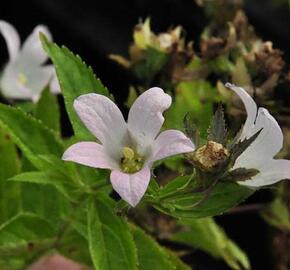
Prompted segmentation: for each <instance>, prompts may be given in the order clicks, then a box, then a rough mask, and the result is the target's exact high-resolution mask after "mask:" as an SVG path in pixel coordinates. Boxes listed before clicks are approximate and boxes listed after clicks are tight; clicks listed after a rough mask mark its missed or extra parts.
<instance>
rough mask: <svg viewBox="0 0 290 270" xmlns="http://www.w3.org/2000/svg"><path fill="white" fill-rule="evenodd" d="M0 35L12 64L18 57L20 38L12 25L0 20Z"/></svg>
mask: <svg viewBox="0 0 290 270" xmlns="http://www.w3.org/2000/svg"><path fill="white" fill-rule="evenodd" d="M0 33H1V34H2V36H3V37H4V39H5V41H6V44H7V48H8V54H9V60H10V61H11V62H13V61H14V60H15V59H16V58H17V55H18V52H19V48H20V37H19V34H18V32H17V30H16V29H15V28H14V26H13V25H11V24H10V23H8V22H6V21H2V20H0Z"/></svg>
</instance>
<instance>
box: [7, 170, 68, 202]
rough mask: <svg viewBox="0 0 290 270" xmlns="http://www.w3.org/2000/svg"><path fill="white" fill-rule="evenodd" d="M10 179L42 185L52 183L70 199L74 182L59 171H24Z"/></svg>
mask: <svg viewBox="0 0 290 270" xmlns="http://www.w3.org/2000/svg"><path fill="white" fill-rule="evenodd" d="M9 180H10V181H16V182H26V183H34V184H41V185H52V186H54V187H55V188H56V189H57V190H58V191H59V192H61V193H62V194H63V195H64V196H65V197H66V198H68V199H71V193H72V192H73V183H72V182H71V181H70V179H69V178H67V177H65V176H64V175H62V174H60V173H59V172H58V171H41V172H40V171H35V172H24V173H21V174H18V175H15V176H13V177H11V178H10V179H9Z"/></svg>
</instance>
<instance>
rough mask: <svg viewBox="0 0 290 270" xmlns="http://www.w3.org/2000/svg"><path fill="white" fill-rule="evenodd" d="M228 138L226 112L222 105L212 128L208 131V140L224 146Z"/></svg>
mask: <svg viewBox="0 0 290 270" xmlns="http://www.w3.org/2000/svg"><path fill="white" fill-rule="evenodd" d="M226 137H227V129H226V123H225V116H224V111H223V108H222V106H221V105H219V107H218V109H217V110H216V112H215V114H214V116H213V118H212V121H211V125H210V128H209V130H208V140H210V141H214V142H217V143H221V144H224V143H225V140H226Z"/></svg>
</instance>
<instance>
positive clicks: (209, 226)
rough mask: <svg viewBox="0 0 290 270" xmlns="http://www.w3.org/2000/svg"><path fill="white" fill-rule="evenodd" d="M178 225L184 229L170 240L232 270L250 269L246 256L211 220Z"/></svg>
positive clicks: (181, 222) (192, 221)
mask: <svg viewBox="0 0 290 270" xmlns="http://www.w3.org/2000/svg"><path fill="white" fill-rule="evenodd" d="M179 224H180V225H183V226H186V227H184V228H183V229H182V231H179V232H177V233H175V234H174V235H173V236H172V240H174V241H177V242H180V243H183V244H186V245H189V246H192V247H194V248H199V249H201V250H203V251H205V252H207V253H209V254H210V255H212V256H213V257H215V258H220V259H223V260H224V261H225V262H226V263H227V264H228V265H229V266H230V267H231V268H232V269H235V270H240V269H250V264H249V260H248V258H247V256H246V254H245V253H244V252H243V251H242V250H241V249H240V248H239V247H238V246H237V245H236V244H235V243H234V242H233V241H232V240H230V239H229V238H228V237H227V235H226V234H225V232H224V231H223V229H222V228H221V227H219V226H218V225H217V224H216V223H215V221H214V220H213V219H212V218H205V219H191V220H181V221H180V222H179Z"/></svg>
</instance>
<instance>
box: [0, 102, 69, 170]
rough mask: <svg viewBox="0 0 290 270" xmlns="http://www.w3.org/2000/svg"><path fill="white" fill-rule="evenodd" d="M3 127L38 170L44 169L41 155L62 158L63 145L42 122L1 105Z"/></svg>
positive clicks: (18, 110) (0, 118)
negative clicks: (52, 155)
mask: <svg viewBox="0 0 290 270" xmlns="http://www.w3.org/2000/svg"><path fill="white" fill-rule="evenodd" d="M0 127H2V128H3V129H4V130H5V131H6V132H7V133H8V134H9V135H10V136H11V139H12V140H13V141H14V143H15V144H17V146H18V147H19V148H20V149H21V150H22V152H23V153H24V155H25V156H26V157H27V158H28V159H29V161H30V162H31V163H32V164H33V165H34V166H35V167H36V168H39V169H41V168H43V161H41V159H40V158H39V155H41V154H42V155H45V154H54V155H56V156H61V155H62V153H63V149H62V144H61V142H60V141H59V140H58V139H57V137H56V136H55V134H54V133H53V132H52V131H51V130H50V129H48V128H47V127H45V126H44V125H43V124H42V123H41V122H40V121H38V120H37V119H35V118H33V117H32V116H30V115H28V114H26V113H24V112H23V111H21V110H20V109H17V108H13V107H10V106H7V105H4V104H0Z"/></svg>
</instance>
